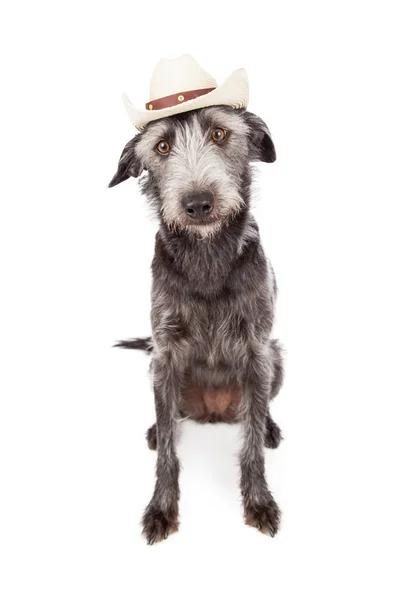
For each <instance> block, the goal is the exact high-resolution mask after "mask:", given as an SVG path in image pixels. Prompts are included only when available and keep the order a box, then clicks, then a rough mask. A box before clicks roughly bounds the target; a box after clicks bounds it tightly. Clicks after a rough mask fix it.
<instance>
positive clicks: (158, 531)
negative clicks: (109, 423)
mask: <svg viewBox="0 0 400 600" xmlns="http://www.w3.org/2000/svg"><path fill="white" fill-rule="evenodd" d="M173 364H174V362H173V361H172V360H170V359H168V357H163V358H157V359H155V360H154V361H153V374H154V399H155V406H156V420H157V449H158V454H157V467H156V485H155V489H154V494H153V497H152V499H151V501H150V503H149V505H148V506H147V508H146V510H145V512H144V515H143V521H142V523H143V535H144V536H145V537H146V539H147V541H148V543H149V544H154V542H158V541H161V540H163V539H166V538H167V537H168V535H169V534H170V533H173V532H175V531H177V529H178V500H179V482H178V477H179V461H178V457H177V454H176V449H175V442H176V439H175V438H176V422H177V414H178V407H179V401H180V396H181V389H182V381H183V373H182V371H181V370H180V369H178V368H174V366H173Z"/></svg>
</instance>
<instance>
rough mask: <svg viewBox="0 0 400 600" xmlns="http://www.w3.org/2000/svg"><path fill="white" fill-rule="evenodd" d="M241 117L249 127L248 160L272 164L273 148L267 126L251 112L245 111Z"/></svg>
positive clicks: (274, 158)
mask: <svg viewBox="0 0 400 600" xmlns="http://www.w3.org/2000/svg"><path fill="white" fill-rule="evenodd" d="M243 116H244V120H245V121H246V123H247V125H248V126H249V134H248V136H249V145H250V153H251V154H250V160H260V161H261V162H268V163H270V162H274V161H275V160H276V153H275V146H274V143H273V141H272V139H271V134H270V132H269V129H268V127H267V125H266V124H265V123H264V121H263V120H262V119H260V117H257V115H254V114H253V113H251V112H248V111H246V112H245V113H243Z"/></svg>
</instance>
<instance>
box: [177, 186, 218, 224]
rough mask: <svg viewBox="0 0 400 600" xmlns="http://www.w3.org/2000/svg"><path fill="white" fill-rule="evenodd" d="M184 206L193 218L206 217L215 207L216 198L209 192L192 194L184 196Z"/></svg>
mask: <svg viewBox="0 0 400 600" xmlns="http://www.w3.org/2000/svg"><path fill="white" fill-rule="evenodd" d="M182 207H183V209H184V210H185V212H186V214H187V215H188V216H189V217H190V218H191V219H204V218H206V217H208V215H210V214H211V213H212V211H213V209H214V198H213V196H212V194H210V193H209V192H203V193H201V194H190V195H189V196H185V197H184V198H183V200H182Z"/></svg>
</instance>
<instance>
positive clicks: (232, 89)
mask: <svg viewBox="0 0 400 600" xmlns="http://www.w3.org/2000/svg"><path fill="white" fill-rule="evenodd" d="M122 100H123V102H124V105H125V108H126V110H127V112H128V115H129V118H130V120H131V121H132V123H133V124H134V125H135V127H136V128H137V129H144V128H145V127H146V125H147V124H148V123H151V121H156V120H157V119H164V118H165V117H171V116H172V115H178V114H181V113H184V112H188V111H189V110H196V109H198V108H206V107H207V106H218V105H225V106H231V107H232V108H236V109H238V108H246V107H247V104H248V102H249V82H248V79H247V73H246V71H245V70H244V69H237V70H236V71H234V72H233V73H232V74H231V75H230V76H229V77H228V78H227V79H226V80H225V81H224V83H223V84H221V85H219V86H218V87H217V88H215V90H213V91H212V92H208V94H204V95H203V96H198V97H197V98H194V99H193V100H188V101H187V102H182V104H178V105H176V106H169V107H168V108H162V109H161V110H143V109H140V108H136V107H135V106H133V104H131V102H130V100H129V98H128V96H127V95H126V94H123V95H122Z"/></svg>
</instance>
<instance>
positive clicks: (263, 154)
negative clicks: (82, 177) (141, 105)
mask: <svg viewBox="0 0 400 600" xmlns="http://www.w3.org/2000/svg"><path fill="white" fill-rule="evenodd" d="M275 158H276V156H275V148H274V145H273V142H272V140H271V137H270V133H269V130H268V127H267V126H266V124H265V123H264V121H262V120H261V119H260V118H259V117H257V116H256V115H254V114H252V113H249V112H247V111H239V110H233V109H231V108H229V107H223V106H213V107H209V108H202V109H199V110H195V111H191V112H187V113H183V114H180V115H176V116H172V117H167V118H165V119H160V120H158V121H153V122H151V123H150V124H149V125H148V126H147V127H146V129H145V130H144V131H143V132H142V133H139V134H138V135H137V136H136V137H134V138H133V139H132V140H131V141H130V142H128V144H127V145H126V146H125V148H124V150H123V152H122V155H121V158H120V160H119V164H118V171H117V173H116V174H115V175H114V177H113V179H112V180H111V182H110V184H109V187H113V186H114V185H117V184H118V183H121V181H124V180H125V179H128V178H129V177H138V176H140V175H141V174H142V173H143V172H144V171H146V172H147V174H146V176H144V178H143V180H142V190H143V192H144V193H145V194H146V196H147V197H148V199H149V200H150V201H151V202H152V204H153V205H154V206H155V208H156V210H157V212H158V214H159V216H160V218H161V219H162V220H163V221H164V223H165V224H166V225H167V226H168V227H169V228H171V229H176V230H186V231H189V232H192V233H196V234H198V235H200V236H202V237H203V236H206V235H210V234H213V233H215V232H216V231H218V230H219V229H220V227H221V225H222V224H223V223H224V222H226V221H227V220H229V219H230V218H232V217H233V216H234V215H236V214H237V213H238V212H240V211H241V210H242V208H243V206H244V204H245V198H246V197H247V196H248V187H249V182H250V177H249V163H250V162H252V161H263V162H273V161H274V160H275Z"/></svg>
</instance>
